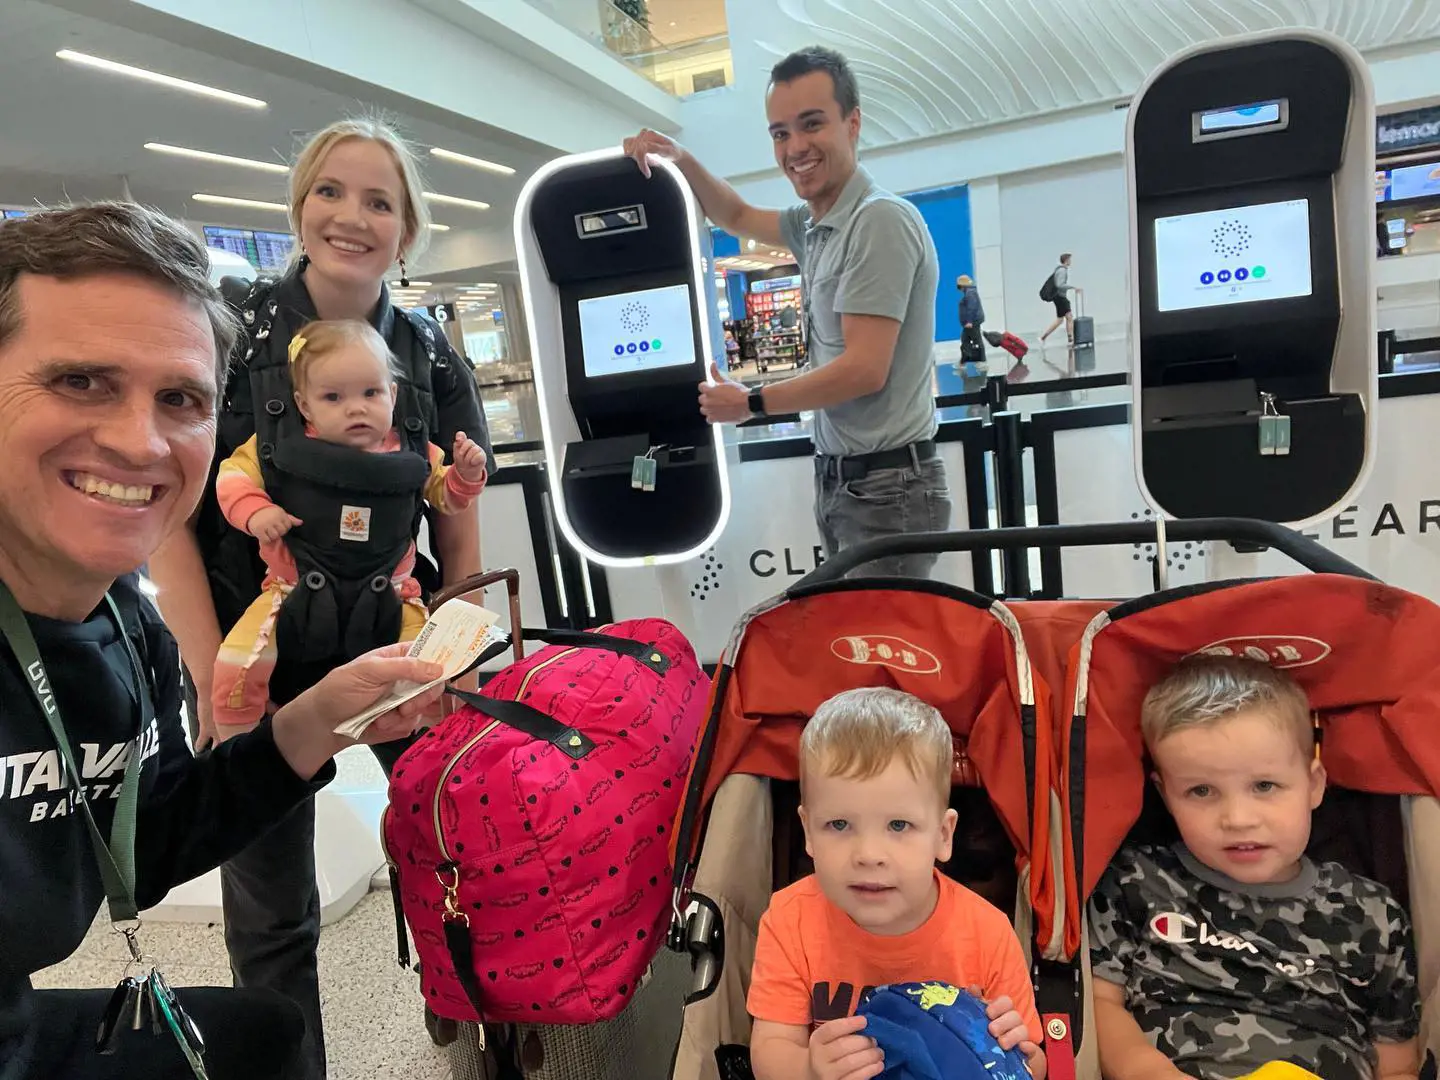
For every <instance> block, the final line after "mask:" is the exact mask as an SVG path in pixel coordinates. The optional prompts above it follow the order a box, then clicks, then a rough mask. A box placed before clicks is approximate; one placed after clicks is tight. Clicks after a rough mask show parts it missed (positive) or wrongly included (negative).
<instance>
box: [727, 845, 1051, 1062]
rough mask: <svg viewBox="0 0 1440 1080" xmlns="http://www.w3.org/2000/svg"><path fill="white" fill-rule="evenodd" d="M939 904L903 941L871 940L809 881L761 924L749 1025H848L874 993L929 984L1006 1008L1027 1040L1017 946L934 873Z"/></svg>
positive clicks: (972, 899) (983, 910)
mask: <svg viewBox="0 0 1440 1080" xmlns="http://www.w3.org/2000/svg"><path fill="white" fill-rule="evenodd" d="M935 877H936V879H937V880H938V881H939V883H940V899H939V902H938V903H936V905H935V910H934V912H933V913H931V915H930V918H928V919H926V920H925V922H924V923H922V924H921V925H920V926H919V927H917V928H916V929H914V930H912V931H910V933H908V934H899V935H896V936H894V937H887V936H882V935H880V934H871V933H869V932H868V931H865V930H862V929H861V928H860V927H858V926H856V925H855V923H854V922H853V921H852V920H851V918H850V917H849V916H848V915H846V914H845V913H844V912H843V911H841V910H840V909H839V908H837V907H836V906H835V905H834V904H832V903H831V902H830V901H829V900H827V899H826V898H825V894H824V893H822V892H821V891H820V883H819V881H818V880H816V878H815V876H814V875H813V874H812V875H811V876H810V877H807V878H804V879H803V880H801V881H797V882H796V883H795V884H794V885H791V886H790V887H789V888H786V889H782V890H780V891H779V892H778V893H776V894H775V895H774V896H773V897H771V898H770V908H769V910H768V911H766V912H765V914H764V915H763V916H761V918H760V938H759V940H758V941H757V942H756V944H755V967H754V968H753V969H752V970H751V974H750V996H749V998H748V1000H747V1001H746V1008H747V1009H748V1010H749V1012H750V1015H751V1016H753V1017H754V1018H755V1019H757V1020H768V1021H771V1022H772V1023H776V1024H801V1025H817V1024H823V1023H824V1022H826V1021H827V1020H838V1019H839V1018H840V1017H842V1016H849V1015H851V1014H852V1013H854V1012H855V1010H856V1009H857V1008H859V1006H860V1003H861V1002H862V1001H864V1000H865V999H866V998H867V997H869V996H870V994H871V992H872V991H873V990H874V989H875V987H877V986H885V985H887V984H889V983H901V982H921V981H926V980H934V981H937V982H947V983H950V984H951V985H952V986H959V987H964V988H968V987H973V986H978V987H979V988H980V990H981V994H982V996H983V997H984V998H985V999H986V1000H987V1001H993V1000H994V999H995V998H997V997H1000V996H1001V995H1002V994H1003V995H1006V996H1008V997H1009V998H1010V1000H1011V1001H1013V1002H1014V1003H1015V1008H1016V1009H1018V1010H1019V1012H1020V1015H1021V1017H1022V1018H1023V1019H1024V1020H1025V1026H1026V1027H1027V1028H1028V1029H1029V1035H1030V1038H1031V1040H1032V1041H1034V1042H1039V1041H1040V1016H1039V1014H1038V1013H1037V1012H1036V1011H1035V994H1034V991H1033V990H1032V989H1031V986H1030V970H1029V967H1028V966H1027V965H1026V963H1025V954H1024V952H1023V951H1022V950H1021V948H1020V939H1019V938H1017V937H1016V936H1015V930H1014V928H1013V927H1012V926H1011V925H1010V920H1009V919H1007V918H1006V917H1005V915H1004V913H1003V912H1001V911H1000V910H999V909H998V908H996V907H994V906H993V905H992V904H990V903H989V902H987V901H985V900H982V899H981V898H980V897H979V896H976V895H975V894H974V893H973V892H971V891H970V890H969V889H967V888H965V886H963V885H961V884H959V883H958V882H955V881H951V880H950V879H949V878H948V877H946V876H945V875H944V874H941V873H939V872H938V871H937V872H936V874H935Z"/></svg>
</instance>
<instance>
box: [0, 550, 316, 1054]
mask: <svg viewBox="0 0 1440 1080" xmlns="http://www.w3.org/2000/svg"><path fill="white" fill-rule="evenodd" d="M111 595H112V596H113V597H114V598H115V601H116V603H117V604H118V605H119V607H120V610H121V613H122V615H123V616H124V620H125V625H126V627H127V632H128V633H129V634H130V637H131V641H132V643H133V644H134V646H135V649H136V651H137V652H138V653H139V654H140V656H141V658H142V665H144V666H145V667H147V668H148V669H149V671H148V677H149V678H150V681H151V692H152V696H153V700H154V706H155V717H156V718H155V720H153V721H152V722H151V724H150V725H149V728H148V730H146V731H144V732H139V743H138V745H139V753H140V754H141V768H140V785H141V786H140V797H139V813H138V817H137V822H136V829H135V833H136V840H135V867H136V894H137V897H136V898H137V900H138V902H139V904H140V907H141V908H142V909H143V908H145V907H146V906H151V905H154V904H156V903H157V902H159V901H160V900H161V899H162V898H163V897H164V896H165V894H166V893H167V892H168V891H169V890H170V889H171V888H172V887H174V886H175V885H177V884H180V883H181V882H184V881H189V880H190V879H192V878H194V877H197V876H198V875H200V874H202V873H204V872H205V871H207V870H209V869H211V868H212V867H214V866H217V865H219V864H220V863H221V862H223V861H224V860H225V859H227V858H229V857H230V856H232V855H234V854H235V853H237V852H239V851H240V850H242V849H243V848H244V847H245V846H246V845H247V844H248V843H249V842H250V841H252V840H253V839H255V838H256V837H257V836H259V835H260V834H261V833H263V832H264V831H265V830H266V829H268V828H269V827H270V826H271V825H273V824H275V822H277V821H279V820H280V818H281V817H283V816H284V815H285V813H286V812H288V811H289V810H290V809H291V808H292V807H293V806H295V805H296V804H297V803H299V802H300V801H301V800H302V799H304V798H306V797H307V796H309V795H311V794H312V793H313V792H314V791H316V790H317V789H318V788H319V787H322V786H324V784H325V783H327V782H328V781H329V779H330V778H331V777H332V776H333V775H334V767H333V766H332V765H327V766H326V767H325V769H324V770H322V771H321V773H320V774H319V775H317V776H316V777H315V779H314V781H313V782H306V781H303V780H301V779H300V778H299V777H297V776H296V775H295V773H294V771H293V770H291V768H290V766H289V765H288V764H286V762H285V759H284V758H283V757H281V755H280V752H279V750H278V749H277V748H276V746H275V741H274V739H273V737H272V735H271V732H270V727H269V724H268V723H266V724H264V725H262V726H261V727H260V728H258V729H257V730H256V731H254V732H252V733H251V734H249V735H243V736H240V737H237V738H235V739H232V740H230V741H229V742H226V743H225V744H224V745H222V746H221V747H219V748H218V749H216V750H214V751H213V752H211V753H209V754H206V755H204V756H202V757H200V758H195V757H192V756H191V754H190V750H189V748H188V747H187V746H186V744H185V738H184V735H183V733H182V730H181V721H180V702H181V694H180V678H179V673H180V661H179V654H178V651H177V649H176V647H175V641H174V639H173V638H172V637H171V636H170V633H169V631H168V630H166V629H165V627H164V625H163V624H162V623H161V621H160V617H159V614H158V612H156V611H155V609H154V607H153V606H152V605H151V604H150V602H149V601H148V600H146V599H145V598H144V597H143V596H142V595H141V594H140V592H139V590H138V588H137V584H136V581H135V579H134V578H133V577H131V578H126V579H122V580H121V581H119V582H117V583H116V584H115V586H114V587H113V588H112V590H111ZM27 618H28V621H29V623H30V629H31V632H32V633H33V634H34V635H35V641H36V644H37V645H38V646H39V648H40V656H41V659H42V660H43V661H44V663H45V667H46V670H47V672H48V674H49V676H50V682H51V685H52V689H53V692H54V695H55V701H56V704H57V706H58V707H59V710H60V715H61V717H62V718H63V720H64V723H65V728H66V731H67V733H68V734H69V737H70V744H71V747H72V749H73V750H74V753H75V759H76V764H77V765H78V766H79V768H80V771H81V774H82V780H83V782H84V784H85V786H86V796H87V797H88V798H89V800H90V806H91V809H92V810H93V812H94V814H95V819H96V822H97V824H98V825H99V827H100V831H101V833H102V834H103V835H105V836H107V837H108V836H109V834H110V825H111V822H112V821H113V819H114V814H115V797H116V794H117V792H118V787H119V783H120V780H121V778H122V777H123V775H124V773H125V765H126V762H127V761H128V760H129V755H130V754H131V753H132V752H134V751H133V749H132V748H133V747H134V746H135V745H136V742H135V740H136V735H137V730H138V728H139V725H140V710H139V698H138V696H137V693H138V691H137V688H136V686H135V679H134V675H133V673H132V671H131V667H130V661H129V657H128V654H127V651H126V649H125V644H124V642H123V641H121V640H120V638H119V636H118V632H117V629H116V626H115V623H114V620H113V618H112V616H111V614H110V611H109V608H108V606H107V605H105V604H101V605H100V606H99V607H98V608H97V609H96V610H95V612H93V613H92V614H91V616H90V618H89V619H88V620H86V621H85V622H83V623H71V622H60V621H56V620H53V619H46V618H41V617H39V616H34V615H31V616H28V617H27ZM71 794H72V793H71V790H70V782H69V779H68V777H67V776H66V771H65V767H64V763H63V761H62V760H61V758H60V755H59V752H58V751H57V749H56V747H55V741H54V738H53V736H52V735H51V733H50V728H49V726H48V725H47V724H46V722H45V718H44V716H43V715H41V713H40V710H39V706H38V704H37V703H36V701H35V698H34V696H33V695H32V694H31V692H30V687H29V684H28V683H27V682H26V681H25V678H24V675H23V672H22V671H21V669H20V665H19V663H18V662H17V661H16V659H15V656H14V654H13V653H12V652H11V650H10V648H9V647H8V645H6V644H4V643H3V639H0V882H3V883H4V884H3V885H0V890H3V900H0V1080H15V1078H19V1077H23V1076H25V1075H26V1062H27V1060H28V1059H29V1057H30V1053H31V1051H30V1049H29V1047H28V1045H27V1040H28V1039H29V1038H32V1037H33V1033H32V1032H30V1030H29V1024H28V1020H29V1005H28V997H29V995H30V993H31V989H30V975H31V973H33V972H35V971H37V970H39V969H41V968H44V967H48V966H50V965H52V964H55V963H58V962H59V961H61V960H64V959H65V958H66V957H67V956H69V955H70V954H71V953H72V952H74V951H75V949H76V948H77V947H78V946H79V944H80V941H81V939H82V938H83V937H84V936H85V932H86V931H87V930H88V929H89V928H90V925H91V923H92V922H93V921H94V919H95V914H96V912H97V911H98V910H99V909H100V907H101V905H102V904H103V903H104V901H105V891H104V888H103V886H102V885H101V882H100V874H99V871H98V869H97V867H96V862H95V854H94V851H93V849H92V848H91V845H90V838H89V835H88V833H87V832H86V829H85V823H84V819H83V817H81V816H77V814H76V812H75V811H76V807H75V806H74V805H73V804H72V803H71V798H70V797H71ZM142 940H143V932H142ZM115 975H116V978H117V979H118V978H119V977H120V975H121V972H120V970H119V966H118V965H117V969H116V972H115Z"/></svg>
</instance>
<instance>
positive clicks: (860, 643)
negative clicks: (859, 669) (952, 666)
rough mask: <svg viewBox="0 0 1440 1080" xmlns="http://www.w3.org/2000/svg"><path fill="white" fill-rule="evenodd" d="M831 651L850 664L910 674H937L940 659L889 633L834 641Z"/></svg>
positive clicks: (856, 636) (928, 651)
mask: <svg viewBox="0 0 1440 1080" xmlns="http://www.w3.org/2000/svg"><path fill="white" fill-rule="evenodd" d="M830 651H831V652H832V653H834V654H835V655H836V656H838V657H839V658H840V659H841V660H844V661H845V662H846V663H849V664H878V665H880V666H881V667H888V668H891V669H893V670H895V671H904V672H907V673H908V674H910V675H936V674H939V672H940V660H939V658H937V657H936V655H935V654H934V653H932V652H931V651H930V650H929V649H922V648H921V647H920V646H919V645H915V644H912V643H911V642H908V641H906V640H905V639H904V638H898V637H890V636H889V635H888V634H865V635H863V636H862V635H855V636H851V637H841V638H836V639H835V640H834V641H832V642H831V643H830Z"/></svg>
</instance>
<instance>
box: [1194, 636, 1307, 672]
mask: <svg viewBox="0 0 1440 1080" xmlns="http://www.w3.org/2000/svg"><path fill="white" fill-rule="evenodd" d="M1191 655H1192V656H1239V657H1243V658H1244V659H1246V660H1258V661H1260V662H1261V663H1262V664H1269V665H1270V666H1271V667H1276V668H1297V667H1309V666H1310V665H1311V664H1318V663H1319V662H1320V661H1321V660H1324V659H1325V658H1326V657H1327V656H1329V655H1330V646H1329V645H1328V644H1326V643H1325V642H1323V641H1321V640H1320V639H1319V638H1313V637H1301V636H1298V635H1290V634H1253V635H1250V636H1248V637H1233V638H1221V639H1220V640H1219V641H1215V642H1212V643H1211V644H1209V645H1206V646H1205V647H1204V648H1201V649H1196V650H1195V652H1193V653H1191Z"/></svg>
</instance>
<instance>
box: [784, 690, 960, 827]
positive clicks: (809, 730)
mask: <svg viewBox="0 0 1440 1080" xmlns="http://www.w3.org/2000/svg"><path fill="white" fill-rule="evenodd" d="M896 756H899V757H900V758H901V759H902V760H903V761H904V762H905V764H906V765H907V766H908V767H909V769H910V773H911V775H912V776H914V777H915V779H916V780H917V781H919V782H921V783H925V784H930V785H932V786H933V787H934V789H935V793H936V795H938V796H939V798H940V801H941V803H942V804H948V803H949V801H950V777H951V774H952V772H953V770H954V767H955V743H954V739H953V737H952V736H951V734H950V728H949V726H948V725H946V723H945V719H944V717H942V716H941V715H940V712H939V710H937V709H935V708H933V707H932V706H929V705H927V704H925V702H923V701H921V700H920V699H919V698H917V697H916V696H915V695H913V694H906V693H904V692H902V691H900V690H892V689H889V688H886V687H872V688H867V689H860V690H846V691H844V692H842V693H839V694H836V695H835V696H834V697H832V698H830V699H829V700H828V701H826V702H824V703H823V704H822V705H821V706H820V707H819V708H818V709H816V710H815V715H814V716H812V717H811V718H810V722H809V723H808V724H806V725H805V730H804V732H802V733H801V735H800V788H801V796H800V797H801V799H802V800H803V799H804V797H805V796H804V788H805V778H806V776H807V775H815V774H817V773H818V774H820V775H825V776H846V777H853V778H857V779H861V780H865V779H869V778H870V777H872V776H878V775H879V774H880V773H882V772H884V771H885V769H886V768H888V767H889V765H890V762H892V761H893V760H895V758H896Z"/></svg>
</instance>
